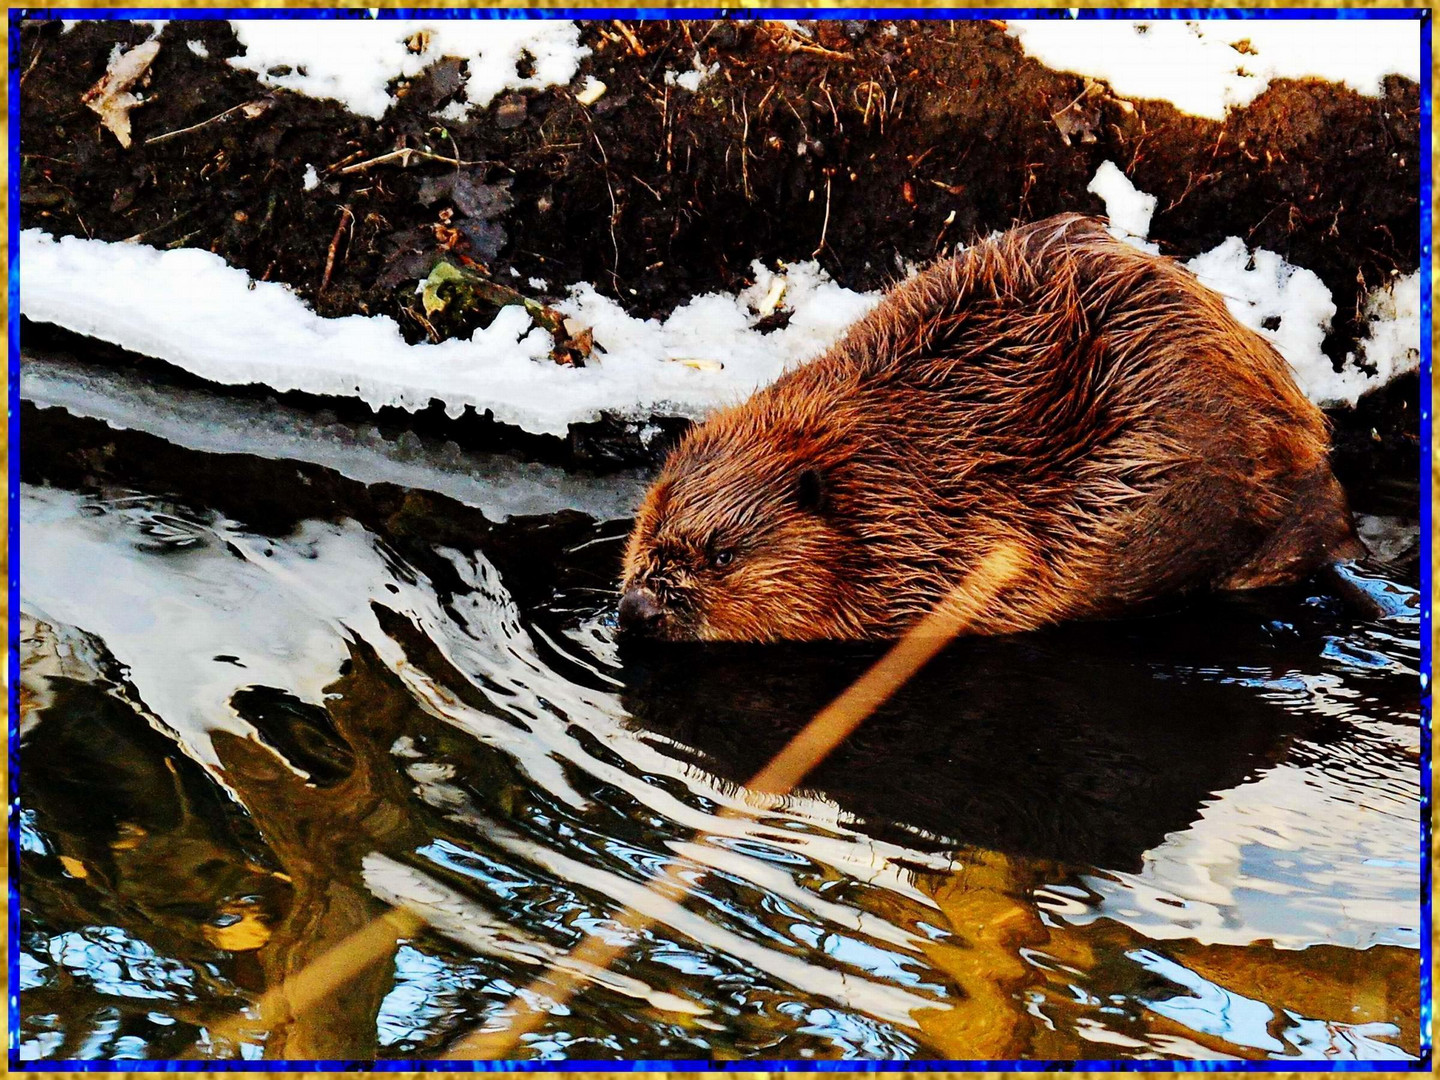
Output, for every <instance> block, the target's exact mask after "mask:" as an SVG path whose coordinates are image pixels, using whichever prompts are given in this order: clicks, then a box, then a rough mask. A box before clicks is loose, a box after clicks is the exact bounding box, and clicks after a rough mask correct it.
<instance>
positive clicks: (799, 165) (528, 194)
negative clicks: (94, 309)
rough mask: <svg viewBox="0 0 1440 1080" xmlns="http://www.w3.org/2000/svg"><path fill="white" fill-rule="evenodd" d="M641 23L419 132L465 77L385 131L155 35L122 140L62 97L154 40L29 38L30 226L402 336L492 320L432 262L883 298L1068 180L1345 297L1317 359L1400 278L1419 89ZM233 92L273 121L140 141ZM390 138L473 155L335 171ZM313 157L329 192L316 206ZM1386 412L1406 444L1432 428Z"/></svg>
mask: <svg viewBox="0 0 1440 1080" xmlns="http://www.w3.org/2000/svg"><path fill="white" fill-rule="evenodd" d="M627 28H628V30H629V31H631V33H632V34H633V36H634V39H635V45H634V46H632V45H631V44H630V43H629V42H627V40H626V39H625V38H624V37H622V36H621V35H620V34H618V33H616V32H615V28H614V26H613V25H612V24H611V23H608V22H596V23H589V24H586V25H585V29H584V40H585V42H586V44H588V45H589V46H590V48H591V49H592V50H593V52H592V55H591V56H590V57H589V58H587V60H586V61H585V63H584V65H583V66H582V72H581V74H582V75H584V74H594V75H595V76H597V77H598V78H600V79H602V80H603V81H604V82H605V83H606V84H607V87H608V90H607V92H606V93H605V95H604V96H603V97H602V98H600V100H599V101H598V102H596V103H595V104H594V105H592V106H589V107H587V106H584V105H581V104H579V103H578V102H577V101H576V99H575V96H574V93H573V92H572V91H571V90H570V89H568V88H564V87H553V88H550V89H547V90H543V91H538V92H527V93H524V94H512V95H508V96H502V97H501V98H500V99H497V101H496V102H495V103H494V104H493V105H492V106H491V107H490V108H489V109H488V110H487V111H485V112H483V113H478V114H477V115H476V116H475V117H474V118H473V119H472V120H470V121H468V122H466V123H459V124H456V123H442V122H441V121H437V120H436V119H434V118H433V116H432V113H434V112H435V111H436V109H437V108H439V107H440V106H442V105H443V104H445V103H446V102H447V101H449V100H450V99H451V98H452V97H454V96H455V95H456V94H457V92H459V90H460V87H461V80H460V79H459V77H458V76H459V68H458V62H454V61H442V62H440V63H438V64H436V65H433V66H432V67H431V68H430V69H429V70H427V71H426V72H425V73H424V74H423V75H422V76H420V77H419V78H417V79H415V80H413V81H412V82H410V83H409V84H408V85H402V86H398V87H397V91H398V92H400V93H401V97H400V98H399V101H398V103H397V104H396V105H395V106H394V107H393V108H392V109H391V110H390V111H389V113H388V114H387V115H386V116H385V117H384V118H383V119H381V120H379V121H372V120H367V119H364V118H357V117H354V116H352V115H350V114H348V113H346V112H345V111H344V110H343V109H341V108H340V107H339V106H338V105H336V104H335V103H333V102H324V101H313V100H310V99H308V98H303V97H299V96H296V95H293V94H289V93H285V92H272V91H270V90H268V89H267V88H266V87H265V86H263V85H262V84H261V83H259V82H258V81H257V79H256V78H255V77H254V76H252V75H251V74H249V73H247V72H240V71H236V70H234V69H232V68H231V67H230V66H229V65H228V64H227V63H226V62H225V60H226V58H227V57H230V56H234V55H237V54H238V53H240V52H241V49H240V46H239V45H238V43H237V42H236V40H235V37H234V35H233V33H232V32H231V29H230V27H229V24H228V23H227V22H225V21H219V20H215V21H209V20H205V21H201V20H196V21H187V22H172V23H170V24H169V25H168V26H167V27H166V28H165V30H164V31H163V33H162V35H161V42H162V47H161V50H160V54H159V56H158V58H157V59H156V61H155V64H154V66H153V68H152V74H151V82H150V85H149V87H148V89H147V90H146V95H147V97H148V98H149V99H150V100H149V101H148V102H147V103H146V104H145V105H144V106H142V107H140V108H137V109H136V110H135V111H134V112H133V114H132V120H133V124H134V134H135V142H134V145H133V146H132V148H131V149H129V150H124V149H122V148H121V147H120V146H119V144H118V142H117V141H116V139H115V137H114V136H113V135H112V134H111V133H110V132H108V131H105V130H104V129H102V128H101V127H100V125H99V123H98V122H97V117H96V116H95V114H94V113H92V112H91V111H90V110H89V109H87V108H85V107H84V106H83V105H81V103H80V97H81V95H82V94H83V93H84V92H85V90H86V89H87V88H88V87H90V86H91V85H92V84H93V83H94V82H95V81H96V80H97V79H98V78H99V77H100V76H101V74H102V73H103V71H104V69H105V65H106V63H107V61H108V58H109V56H110V53H111V50H112V48H113V47H114V45H115V44H116V43H120V44H122V45H126V46H130V45H134V44H137V43H138V42H140V41H142V40H144V39H145V37H146V36H148V34H149V28H148V27H145V26H136V25H133V24H128V23H123V22H82V23H80V24H79V25H78V26H77V27H76V28H75V29H74V30H72V31H71V32H70V33H68V34H62V33H61V32H60V26H59V24H58V23H57V22H55V21H52V20H48V19H46V20H31V21H28V22H25V23H23V24H22V26H21V28H20V32H19V40H18V45H17V44H15V43H13V39H12V50H14V49H16V48H18V54H17V53H14V52H13V51H12V63H13V64H17V65H19V70H20V71H21V72H22V73H23V79H22V92H21V100H20V117H21V150H22V154H21V221H22V225H23V226H25V227H31V226H38V227H41V228H44V229H46V230H48V231H50V232H52V233H58V234H67V233H68V234H79V235H85V236H93V237H98V238H102V239H106V240H122V239H126V238H139V239H140V240H143V241H144V242H145V243H147V244H152V245H155V246H159V247H179V246H189V247H201V248H206V249H208V250H211V251H214V252H217V253H219V254H220V255H222V256H223V257H224V258H225V259H226V260H227V261H229V262H230V263H232V264H234V265H236V266H241V267H244V268H245V269H246V270H247V271H248V272H249V273H250V274H251V275H253V276H254V277H256V278H261V279H267V280H280V281H285V282H288V283H290V284H291V285H293V286H294V287H295V288H296V290H297V291H298V292H299V294H300V295H301V296H303V297H304V298H305V299H307V300H308V301H310V302H311V303H312V304H313V305H314V306H315V308H316V310H317V311H319V312H320V313H322V314H324V315H331V316H334V315H342V314H350V313H355V312H360V313H366V314H386V315H390V316H392V317H394V318H396V320H397V321H398V322H399V323H400V325H401V327H402V330H403V332H404V333H405V334H406V336H407V337H408V338H410V339H411V340H422V339H424V338H426V337H430V338H440V337H445V336H451V335H454V334H457V333H468V332H469V331H470V330H471V329H473V326H474V325H475V321H476V320H477V318H479V319H483V318H484V317H485V316H483V315H481V316H476V315H475V314H474V313H471V314H470V315H469V316H468V317H467V319H468V324H467V323H466V322H465V321H461V322H443V321H442V322H434V321H427V320H426V318H425V316H424V313H423V310H422V308H421V307H420V300H419V298H418V297H417V296H416V294H415V283H416V281H417V280H418V279H421V278H423V277H425V275H426V274H428V272H429V271H430V269H431V268H432V267H433V266H434V265H435V263H436V262H437V261H438V260H440V259H441V258H448V259H450V260H452V261H462V262H463V261H467V260H468V261H469V262H470V263H471V264H472V265H474V266H477V267H478V268H480V269H482V270H485V271H488V272H489V273H490V274H491V275H493V277H494V278H495V279H496V280H497V281H500V282H502V283H506V284H516V285H520V286H521V287H522V288H524V287H525V286H524V285H523V283H524V282H526V281H528V279H529V278H531V277H537V278H543V279H544V280H545V281H547V282H548V283H549V286H550V291H549V292H544V291H538V290H537V291H535V293H534V295H535V298H537V299H541V300H554V299H557V298H558V297H559V296H560V295H561V290H563V288H564V287H565V286H566V285H568V284H569V283H573V282H577V281H591V282H593V283H594V284H595V285H596V287H597V288H599V289H600V290H601V291H602V292H605V293H608V294H609V295H612V296H614V297H616V298H617V299H618V300H619V301H620V302H621V303H622V304H623V305H624V306H625V307H626V308H627V309H628V310H629V311H631V312H632V313H633V314H636V315H641V316H646V317H653V316H660V315H664V314H666V313H667V312H668V311H670V310H671V309H672V308H673V307H675V306H676V305H677V304H679V303H682V302H683V301H685V300H686V299H687V298H689V297H691V296H693V295H695V294H696V293H700V292H705V291H710V290H717V289H723V290H734V289H737V288H739V287H741V286H743V285H744V284H746V283H748V280H749V279H748V277H747V275H748V274H749V273H750V264H751V261H752V260H754V259H757V258H761V259H765V260H772V261H773V260H799V259H807V258H810V257H812V255H813V256H814V257H816V258H818V259H819V260H820V262H821V263H822V265H824V266H825V268H826V269H827V270H828V271H829V272H830V273H831V274H832V276H833V277H834V278H835V279H836V280H837V281H839V282H841V283H842V284H844V285H847V286H849V287H851V288H855V289H874V288H877V287H881V286H884V285H885V284H887V283H889V282H891V281H893V280H895V279H896V278H897V277H898V276H899V274H900V267H901V266H902V264H903V263H904V262H905V261H906V260H910V261H916V262H923V261H925V260H927V259H930V258H932V257H934V256H936V255H939V254H942V253H944V252H946V251H948V250H951V249H952V248H953V246H954V245H955V244H956V243H957V242H964V241H968V240H969V239H971V238H973V237H975V236H977V235H984V234H986V233H989V232H990V231H992V230H996V229H1004V228H1007V227H1009V226H1011V225H1013V224H1015V223H1017V222H1023V221H1028V220H1033V219H1036V218H1040V217H1044V216H1047V215H1050V214H1053V213H1057V212H1060V211H1065V210H1079V211H1083V212H1089V213H1102V212H1103V204H1102V203H1101V202H1100V200H1099V199H1098V198H1097V197H1095V196H1093V195H1090V194H1088V193H1086V191H1085V186H1086V184H1087V183H1088V182H1089V180H1090V178H1091V177H1092V176H1093V175H1094V173H1095V170H1096V168H1097V167H1098V166H1099V164H1100V163H1101V162H1102V161H1104V160H1107V159H1110V160H1113V161H1115V162H1116V163H1117V164H1118V165H1120V167H1121V168H1122V169H1123V170H1124V171H1125V172H1126V173H1127V174H1128V175H1129V176H1130V177H1131V178H1132V179H1133V180H1134V182H1135V183H1136V185H1137V186H1138V187H1139V188H1140V189H1141V190H1144V191H1148V192H1151V193H1153V194H1155V195H1156V196H1158V198H1159V206H1158V209H1157V212H1156V214H1155V218H1154V223H1153V225H1152V228H1151V237H1152V239H1154V240H1156V241H1158V243H1159V244H1160V246H1161V249H1162V250H1163V251H1165V252H1166V253H1168V254H1172V255H1175V256H1177V257H1181V258H1187V257H1190V256H1193V255H1195V254H1198V253H1199V252H1201V251H1205V250H1208V249H1209V248H1211V247H1213V246H1215V245H1216V244H1218V243H1219V242H1221V241H1222V240H1223V239H1224V238H1225V237H1226V236H1227V235H1238V236H1240V237H1242V238H1243V239H1244V240H1245V242H1246V243H1247V244H1250V245H1252V246H1259V247H1265V248H1269V249H1271V250H1274V251H1277V252H1279V253H1280V254H1282V255H1283V256H1284V257H1285V258H1286V259H1288V260H1289V261H1291V262H1292V263H1295V264H1297V265H1299V266H1303V267H1306V268H1308V269H1310V270H1313V271H1315V273H1317V274H1318V275H1319V276H1320V278H1321V279H1322V280H1323V281H1324V282H1325V284H1326V286H1327V287H1328V288H1329V289H1330V291H1331V294H1332V295H1333V297H1334V298H1335V302H1336V305H1337V308H1338V313H1337V316H1336V319H1335V326H1334V329H1333V332H1332V333H1331V334H1330V336H1329V338H1328V340H1327V342H1326V345H1325V348H1326V352H1327V354H1329V355H1330V356H1331V357H1332V358H1334V359H1337V360H1338V359H1340V358H1343V357H1344V355H1345V353H1346V352H1347V351H1350V350H1351V349H1353V347H1354V342H1355V339H1356V337H1357V332H1358V331H1359V329H1360V324H1359V322H1358V315H1359V313H1360V310H1361V308H1362V305H1363V297H1364V295H1365V292H1366V291H1367V290H1369V289H1371V288H1373V287H1375V286H1376V285H1377V284H1379V283H1381V282H1383V281H1385V280H1387V279H1388V278H1389V276H1390V275H1391V274H1392V273H1394V272H1396V271H1399V272H1402V273H1408V272H1409V271H1411V270H1413V269H1415V267H1416V266H1417V264H1418V260H1419V254H1420V250H1419V224H1420V216H1419V194H1420V182H1419V181H1420V173H1419V165H1420V162H1419V154H1420V147H1419V134H1420V99H1419V89H1418V87H1417V86H1416V85H1415V84H1414V83H1411V82H1408V81H1406V80H1402V79H1397V78H1392V79H1389V80H1388V81H1387V83H1386V90H1385V94H1384V96H1383V97H1379V98H1367V97H1363V96H1360V95H1358V94H1355V93H1353V92H1351V91H1349V90H1347V89H1345V88H1343V87H1337V86H1333V85H1330V84H1326V83H1319V82H1315V81H1308V80H1307V81H1301V82H1294V81H1284V80H1282V81H1277V82H1275V83H1273V84H1272V85H1271V87H1270V88H1269V90H1267V91H1266V93H1265V94H1263V95H1262V96H1261V97H1260V98H1259V99H1258V100H1256V101H1255V102H1254V103H1253V104H1252V105H1251V106H1249V107H1248V108H1246V109H1243V110H1238V111H1232V112H1231V114H1230V116H1229V117H1228V118H1227V119H1226V120H1225V121H1224V122H1223V123H1222V122H1213V121H1208V120H1202V119H1198V118H1195V117H1191V116H1187V115H1184V114H1182V113H1179V112H1177V111H1176V110H1175V109H1173V108H1172V107H1170V106H1169V105H1167V104H1164V103H1159V102H1125V101H1120V100H1117V99H1115V98H1114V97H1112V96H1110V95H1109V94H1108V92H1107V91H1106V90H1105V89H1104V88H1103V87H1097V86H1091V87H1090V88H1089V91H1088V92H1087V82H1086V80H1085V79H1084V78H1082V77H1079V76H1075V75H1068V74H1059V73H1056V72H1052V71H1050V70H1048V69H1047V68H1044V67H1042V66H1040V65H1039V64H1038V63H1036V62H1035V61H1032V60H1030V59H1027V58H1026V57H1025V56H1024V55H1023V54H1022V53H1021V51H1020V49H1019V47H1018V45H1017V44H1016V43H1015V42H1014V41H1013V40H1012V39H1011V38H1010V37H1008V36H1007V35H1006V34H1005V32H1004V29H1003V25H1002V24H1001V23H999V22H997V21H994V20H983V21H978V20H977V21H923V22H920V21H905V22H867V21H861V20H851V21H844V22H838V21H837V22H827V23H817V24H814V26H813V35H814V36H813V38H806V37H804V36H799V35H797V34H796V33H795V32H794V31H792V30H789V29H786V28H785V27H783V26H780V25H778V24H773V23H768V22H760V21H756V20H754V19H751V18H749V17H746V16H744V15H743V14H741V13H736V17H735V18H734V19H728V20H721V21H693V22H684V21H650V22H643V21H636V22H631V23H628V24H627ZM188 40H198V41H201V42H203V43H204V45H205V47H206V49H207V50H208V52H209V57H208V58H204V59H202V58H201V57H199V56H197V55H195V53H194V52H192V51H191V50H190V49H189V48H187V47H186V44H185V43H186V42H187V41H188ZM697 54H698V56H699V57H700V60H701V62H702V63H704V64H706V65H710V64H714V63H718V64H719V65H720V69H719V71H718V72H717V73H716V74H715V75H713V76H711V77H710V78H708V79H707V80H706V81H705V82H704V83H702V85H701V87H700V90H699V91H698V92H696V93H690V92H688V91H685V90H683V89H681V88H678V87H676V86H668V87H667V85H666V84H665V81H664V73H665V72H666V71H667V70H669V71H681V72H683V71H687V70H690V69H691V67H692V66H693V61H694V58H695V56H696V55H697ZM575 85H577V86H578V85H579V83H578V81H577V83H576V84H575ZM247 102H261V103H263V104H264V105H265V108H264V109H263V111H259V110H254V109H252V110H250V111H251V112H256V111H258V115H256V116H254V117H253V118H249V117H248V116H247V114H246V113H243V112H237V113H234V114H232V115H230V116H229V117H227V118H225V119H223V120H219V121H216V122H214V123H209V124H206V125H204V126H201V127H199V128H197V129H196V130H194V131H191V132H188V133H184V134H180V135H176V136H174V137H170V138H166V139H164V140H163V141H160V142H154V143H148V144H147V142H146V140H147V139H153V138H155V137H156V136H159V135H163V134H166V133H169V132H175V131H178V130H179V129H182V128H187V127H189V126H191V125H195V124H200V123H201V122H202V121H205V120H207V119H208V118H210V117H214V116H216V115H217V114H219V113H222V112H224V111H225V110H227V109H231V108H233V107H235V106H239V105H242V104H245V103H247ZM406 147H408V148H418V149H427V150H429V151H433V152H434V153H436V154H441V155H445V156H452V155H453V156H458V158H459V159H460V160H462V161H464V162H476V163H478V164H473V165H465V166H463V167H461V168H456V167H455V166H453V165H446V164H441V163H435V162H428V163H413V164H412V165H411V166H410V167H409V168H402V167H400V166H399V165H398V164H394V163H391V164H377V165H375V166H373V167H369V168H366V169H364V170H362V171H359V172H354V173H350V174H341V173H339V172H338V168H339V167H341V166H342V165H345V164H354V163H358V162H362V161H367V160H369V159H373V158H376V157H379V156H380V155H383V154H386V153H389V152H391V151H394V150H396V149H399V148H406ZM307 165H314V166H315V168H316V169H317V171H318V172H319V173H320V175H321V183H320V185H319V187H318V188H317V189H315V190H314V191H309V192H307V191H304V190H303V188H302V177H303V175H304V172H305V169H306V166H307ZM342 225H343V227H342ZM332 258H333V266H332V269H331V271H330V273H329V278H328V282H326V284H325V288H324V289H323V290H322V289H321V284H322V281H325V279H326V265H327V261H330V260H331V259H332ZM512 270H513V271H516V272H518V275H519V276H518V278H517V277H516V276H515V274H512ZM443 317H444V316H443V313H442V318H443ZM601 344H602V345H603V342H601ZM1412 385H1414V384H1413V383H1412ZM1391 411H1393V410H1391ZM1400 414H1403V415H1404V416H1405V420H1404V424H1405V425H1407V426H1406V427H1405V429H1404V434H1405V435H1406V436H1408V437H1413V436H1414V434H1415V432H1416V431H1417V430H1418V424H1417V421H1416V417H1417V415H1418V409H1417V408H1416V407H1415V406H1414V405H1413V404H1410V405H1407V407H1406V408H1405V409H1402V410H1400ZM1393 434H1394V433H1384V434H1383V435H1382V438H1391V437H1392V436H1393Z"/></svg>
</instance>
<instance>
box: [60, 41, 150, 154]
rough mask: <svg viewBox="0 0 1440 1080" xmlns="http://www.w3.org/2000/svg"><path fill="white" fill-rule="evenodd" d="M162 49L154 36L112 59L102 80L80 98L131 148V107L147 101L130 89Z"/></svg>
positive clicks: (148, 68) (126, 147) (116, 136)
mask: <svg viewBox="0 0 1440 1080" xmlns="http://www.w3.org/2000/svg"><path fill="white" fill-rule="evenodd" d="M159 52H160V42H158V41H155V40H153V39H152V40H150V41H144V42H141V43H140V44H139V45H136V46H135V47H134V48H133V49H131V50H129V51H128V52H123V53H121V54H120V55H119V56H117V57H116V58H115V59H114V60H112V61H111V63H110V67H109V68H108V69H107V70H106V72H105V74H104V76H103V77H102V78H101V79H100V81H99V82H97V83H96V84H95V85H94V86H92V87H91V88H90V89H89V90H87V91H85V94H84V96H83V97H81V98H80V101H81V103H82V104H85V105H88V106H89V107H90V108H91V109H93V110H94V111H95V112H97V113H99V114H100V122H101V123H102V124H104V125H105V126H106V127H107V128H109V129H110V131H111V132H112V133H113V134H114V136H115V138H117V139H119V140H120V145H121V146H123V147H125V149H127V150H128V149H130V110H131V109H133V108H135V107H136V106H137V105H143V104H145V99H144V98H141V97H138V96H137V95H135V94H132V93H131V92H130V88H131V87H133V86H134V85H135V84H136V83H137V82H139V81H140V80H141V79H142V78H144V77H145V73H146V72H147V71H149V70H150V65H151V64H153V63H154V62H155V57H156V56H157V55H158V54H159Z"/></svg>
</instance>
